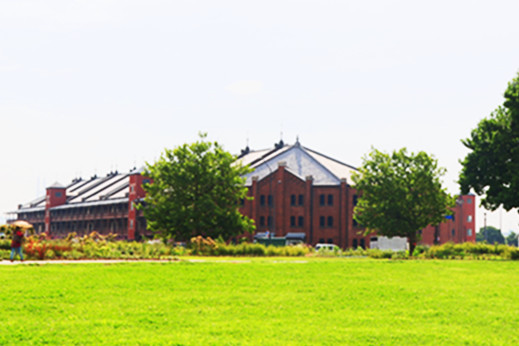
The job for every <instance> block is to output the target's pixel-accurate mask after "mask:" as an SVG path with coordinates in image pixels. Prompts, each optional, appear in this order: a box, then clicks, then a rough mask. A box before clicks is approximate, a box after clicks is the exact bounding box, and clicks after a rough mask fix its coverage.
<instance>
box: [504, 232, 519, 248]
mask: <svg viewBox="0 0 519 346" xmlns="http://www.w3.org/2000/svg"><path fill="white" fill-rule="evenodd" d="M506 243H507V244H508V245H511V246H518V243H517V233H515V232H511V233H510V234H509V235H508V236H507V237H506Z"/></svg>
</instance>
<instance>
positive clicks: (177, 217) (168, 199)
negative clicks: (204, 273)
mask: <svg viewBox="0 0 519 346" xmlns="http://www.w3.org/2000/svg"><path fill="white" fill-rule="evenodd" d="M205 138H206V135H205V134H200V139H199V140H198V141H197V142H195V143H192V144H184V145H182V146H179V147H177V148H175V149H173V150H169V149H166V150H165V151H164V153H163V154H162V155H161V157H160V159H159V160H158V161H157V162H155V163H153V164H147V167H146V170H145V172H144V173H143V174H144V175H146V176H147V177H149V178H151V180H152V183H151V184H145V185H144V190H145V191H146V193H147V194H146V197H145V199H144V201H145V203H144V204H143V205H142V206H141V208H142V209H143V210H144V216H145V218H146V221H147V223H148V227H149V228H150V229H151V230H152V231H153V232H155V233H156V234H158V235H159V236H160V237H162V238H163V239H174V240H188V239H190V238H191V237H192V236H195V235H202V236H211V237H214V238H216V237H219V236H222V237H223V238H225V239H227V238H229V237H232V236H235V235H238V234H241V233H243V232H246V231H252V230H253V229H254V224H253V221H252V220H250V219H249V218H247V217H245V216H243V215H242V214H240V212H239V211H238V203H239V201H240V199H245V198H246V195H247V188H246V187H245V185H244V182H245V180H244V178H242V176H243V175H244V174H246V173H249V172H250V169H249V168H248V167H244V166H242V165H240V164H239V163H237V162H236V158H235V157H234V156H233V155H231V154H230V153H228V152H227V151H225V150H223V148H222V147H221V146H220V145H219V144H218V143H217V142H214V143H211V142H207V141H206V140H205Z"/></svg>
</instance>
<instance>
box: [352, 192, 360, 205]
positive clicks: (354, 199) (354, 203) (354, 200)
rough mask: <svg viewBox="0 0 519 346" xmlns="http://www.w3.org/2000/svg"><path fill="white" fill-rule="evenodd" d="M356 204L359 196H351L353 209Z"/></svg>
mask: <svg viewBox="0 0 519 346" xmlns="http://www.w3.org/2000/svg"><path fill="white" fill-rule="evenodd" d="M358 202H359V196H357V195H353V206H354V207H355V206H356V205H357V203H358Z"/></svg>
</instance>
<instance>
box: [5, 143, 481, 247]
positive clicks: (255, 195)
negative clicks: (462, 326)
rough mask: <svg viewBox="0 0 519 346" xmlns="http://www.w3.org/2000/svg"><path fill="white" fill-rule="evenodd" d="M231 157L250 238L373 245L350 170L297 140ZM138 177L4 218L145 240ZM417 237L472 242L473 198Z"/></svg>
mask: <svg viewBox="0 0 519 346" xmlns="http://www.w3.org/2000/svg"><path fill="white" fill-rule="evenodd" d="M238 160H239V161H240V162H241V163H242V164H244V165H249V166H250V167H252V168H253V169H254V171H253V172H252V173H249V174H247V175H246V176H245V179H246V182H245V184H246V186H247V187H248V197H249V198H248V199H246V200H244V201H242V204H241V206H240V212H241V213H242V214H244V215H246V216H248V217H250V218H252V219H253V220H254V221H255V224H256V232H257V233H266V232H267V231H268V232H269V233H270V234H271V235H273V236H277V237H282V236H286V235H287V234H289V233H290V234H302V235H304V242H306V243H308V244H311V245H315V244H317V243H333V244H336V245H338V246H339V247H341V248H351V247H353V248H357V247H363V248H369V247H370V243H371V242H372V241H376V240H377V236H376V234H370V235H364V228H362V227H360V225H358V224H357V223H356V222H355V220H354V219H353V209H354V207H355V205H356V204H357V199H358V193H357V191H356V190H355V189H354V188H353V187H352V186H351V185H350V183H351V175H352V173H353V172H355V171H356V168H355V167H353V166H351V165H348V164H346V163H343V162H341V161H338V160H336V159H333V158H331V157H328V156H326V155H323V154H321V153H319V152H317V151H314V150H311V149H309V148H306V147H303V146H302V145H301V144H300V143H299V141H296V143H295V144H293V145H286V144H284V143H283V142H279V143H277V144H275V146H274V148H272V149H266V150H257V151H251V150H250V149H248V148H246V149H245V150H243V151H242V153H241V155H240V156H239V157H238ZM141 172H142V170H136V169H134V170H132V171H130V172H128V173H118V172H112V173H109V174H107V175H106V176H104V177H97V176H93V177H91V178H90V179H87V180H83V179H74V180H73V181H72V182H71V183H70V184H68V185H67V186H62V185H60V184H58V183H56V184H54V185H52V186H49V187H48V188H47V189H46V194H45V196H42V197H40V198H37V199H36V200H34V201H31V202H29V203H26V204H24V205H19V207H18V209H17V210H16V211H14V212H12V213H10V214H11V215H12V219H22V220H26V221H28V222H30V223H32V224H33V225H34V226H35V229H36V231H37V232H47V233H49V234H51V235H52V236H54V237H64V236H66V235H67V234H68V233H69V232H76V233H78V234H87V233H90V232H92V231H97V232H99V233H101V234H108V233H115V234H117V235H118V236H119V237H120V238H122V239H128V240H138V239H140V238H141V237H143V236H151V233H150V232H149V231H147V229H146V221H145V219H144V217H143V215H142V211H139V210H137V209H136V208H135V205H136V204H138V203H140V202H141V201H142V199H143V198H144V196H145V192H144V190H143V188H142V185H143V184H144V183H146V182H149V180H148V179H146V178H145V177H144V176H143V175H142V174H141ZM420 233H421V243H422V244H427V245H432V244H443V243H446V242H449V241H450V242H455V243H461V242H467V241H469V242H475V240H476V234H475V233H476V232H475V196H472V195H468V196H461V197H459V198H458V200H457V204H456V206H455V208H454V216H453V217H449V218H448V219H447V218H446V220H445V222H443V223H442V224H440V225H439V226H436V227H432V226H429V227H427V228H425V229H424V230H422V231H420ZM252 237H253V235H250V240H252Z"/></svg>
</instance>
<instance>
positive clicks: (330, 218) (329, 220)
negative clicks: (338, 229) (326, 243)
mask: <svg viewBox="0 0 519 346" xmlns="http://www.w3.org/2000/svg"><path fill="white" fill-rule="evenodd" d="M328 227H333V216H328Z"/></svg>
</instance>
